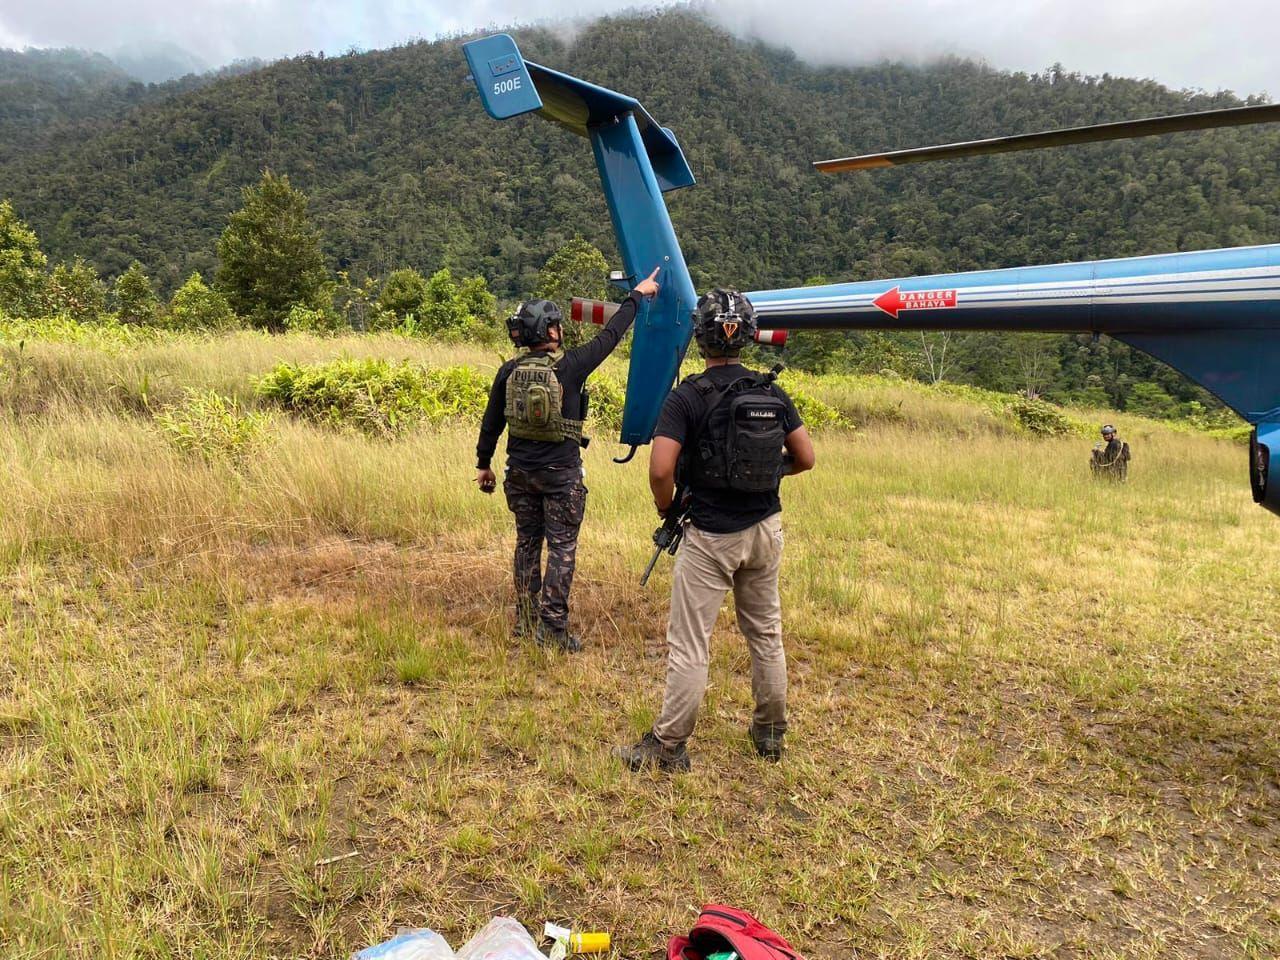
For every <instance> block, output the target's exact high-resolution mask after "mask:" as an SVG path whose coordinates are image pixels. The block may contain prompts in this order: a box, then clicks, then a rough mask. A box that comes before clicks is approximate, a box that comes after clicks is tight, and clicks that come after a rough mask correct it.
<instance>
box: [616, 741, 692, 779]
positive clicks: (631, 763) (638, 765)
mask: <svg viewBox="0 0 1280 960" xmlns="http://www.w3.org/2000/svg"><path fill="white" fill-rule="evenodd" d="M613 755H614V756H615V757H617V758H618V759H619V760H621V761H622V765H623V766H624V767H626V768H627V769H628V770H631V771H632V772H639V771H640V770H644V769H645V768H646V767H657V768H658V769H659V770H662V771H663V772H664V773H676V772H679V773H684V772H687V771H688V770H689V767H690V766H691V764H690V763H689V751H688V750H687V749H686V748H685V745H684V744H683V743H682V744H680V746H678V747H676V748H675V749H672V748H671V747H664V746H663V745H662V743H661V741H659V740H658V738H657V737H655V736H654V735H653V731H652V730H650V731H649V732H648V733H646V734H645V735H644V736H643V737H641V738H640V742H639V743H637V744H635V745H634V746H630V747H618V748H617V749H616V750H614V751H613Z"/></svg>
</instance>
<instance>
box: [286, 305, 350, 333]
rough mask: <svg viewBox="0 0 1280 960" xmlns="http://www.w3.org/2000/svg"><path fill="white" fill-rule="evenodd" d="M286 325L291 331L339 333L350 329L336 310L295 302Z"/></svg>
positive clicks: (287, 317)
mask: <svg viewBox="0 0 1280 960" xmlns="http://www.w3.org/2000/svg"><path fill="white" fill-rule="evenodd" d="M284 326H285V329H286V330H288V331H289V332H290V333H337V332H338V331H340V330H344V329H349V328H348V327H347V324H346V322H345V321H344V320H343V319H342V318H341V317H339V316H338V315H337V314H336V313H335V312H334V311H332V310H326V309H323V308H321V309H314V308H312V307H308V306H304V305H303V304H301V303H295V304H294V305H293V306H292V307H291V308H290V309H289V313H288V315H287V316H286V317H285V318H284Z"/></svg>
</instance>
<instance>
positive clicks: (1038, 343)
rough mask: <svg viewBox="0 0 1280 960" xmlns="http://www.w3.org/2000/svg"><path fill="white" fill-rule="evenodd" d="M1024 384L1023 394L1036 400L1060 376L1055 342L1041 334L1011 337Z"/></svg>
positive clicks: (1016, 334) (1013, 351)
mask: <svg viewBox="0 0 1280 960" xmlns="http://www.w3.org/2000/svg"><path fill="white" fill-rule="evenodd" d="M1009 341H1010V346H1011V348H1012V353H1013V357H1014V360H1015V361H1016V362H1017V364H1018V372H1019V374H1020V379H1021V382H1022V392H1023V394H1024V395H1025V396H1026V397H1027V399H1028V400H1034V399H1036V398H1037V397H1039V396H1040V395H1041V394H1042V393H1044V392H1045V390H1047V389H1048V388H1049V387H1050V386H1051V385H1052V384H1053V381H1054V378H1055V377H1056V376H1057V375H1058V369H1059V364H1060V361H1059V360H1058V354H1057V350H1056V344H1055V342H1054V341H1053V340H1052V339H1051V338H1050V337H1047V336H1045V335H1044V334H1040V333H1015V334H1012V335H1010V337H1009Z"/></svg>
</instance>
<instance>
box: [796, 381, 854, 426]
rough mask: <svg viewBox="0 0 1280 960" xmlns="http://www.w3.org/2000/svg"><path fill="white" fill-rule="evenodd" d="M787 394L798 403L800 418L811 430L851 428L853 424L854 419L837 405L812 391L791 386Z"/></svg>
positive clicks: (797, 408)
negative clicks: (814, 394)
mask: <svg viewBox="0 0 1280 960" xmlns="http://www.w3.org/2000/svg"><path fill="white" fill-rule="evenodd" d="M787 396H789V397H790V398H791V402H792V403H794V404H795V405H796V410H797V411H798V412H799V413H800V419H801V420H803V421H804V425H805V426H806V427H808V428H809V429H810V430H823V429H827V428H851V427H852V426H853V421H851V420H850V419H849V418H848V417H846V416H845V415H844V414H843V413H841V412H840V411H839V410H837V409H836V408H835V407H833V406H831V405H830V404H829V403H825V402H823V401H822V400H819V399H818V398H817V397H815V396H813V395H812V394H810V393H806V392H805V391H804V390H801V389H798V388H796V387H790V388H788V389H787Z"/></svg>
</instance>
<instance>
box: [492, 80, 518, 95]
mask: <svg viewBox="0 0 1280 960" xmlns="http://www.w3.org/2000/svg"><path fill="white" fill-rule="evenodd" d="M520 79H521V78H520V77H512V78H510V79H509V80H495V81H493V95H494V96H495V97H496V96H498V95H499V94H502V93H512V92H514V91H516V90H519V89H520V86H521V84H520Z"/></svg>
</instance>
